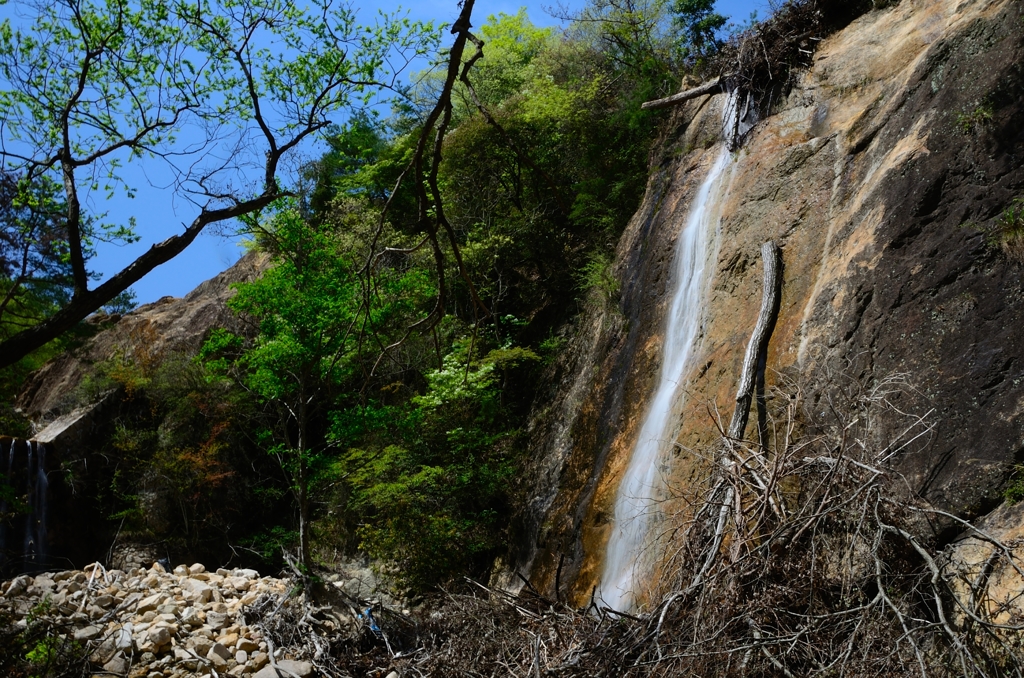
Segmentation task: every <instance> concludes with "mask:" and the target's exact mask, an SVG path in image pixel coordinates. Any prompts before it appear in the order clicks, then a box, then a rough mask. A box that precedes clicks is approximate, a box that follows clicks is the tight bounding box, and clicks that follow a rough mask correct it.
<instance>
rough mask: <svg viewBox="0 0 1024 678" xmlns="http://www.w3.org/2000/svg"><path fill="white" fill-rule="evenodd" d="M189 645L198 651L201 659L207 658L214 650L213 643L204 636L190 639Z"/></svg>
mask: <svg viewBox="0 0 1024 678" xmlns="http://www.w3.org/2000/svg"><path fill="white" fill-rule="evenodd" d="M189 643H191V644H192V649H194V650H195V651H196V654H197V655H199V656H200V657H205V656H206V655H207V654H209V653H210V650H212V649H213V641H211V640H210V639H209V638H203V637H202V636H199V637H196V636H192V638H190V639H189Z"/></svg>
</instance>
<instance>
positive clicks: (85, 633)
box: [75, 626, 103, 642]
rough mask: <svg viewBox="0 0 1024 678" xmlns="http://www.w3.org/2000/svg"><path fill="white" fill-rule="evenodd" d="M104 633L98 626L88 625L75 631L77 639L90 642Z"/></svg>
mask: <svg viewBox="0 0 1024 678" xmlns="http://www.w3.org/2000/svg"><path fill="white" fill-rule="evenodd" d="M102 633H103V629H101V628H100V627H98V626H86V627H84V628H81V629H78V630H77V631H75V640H78V641H83V642H88V641H90V640H93V639H95V638H99V637H100V635H101V634H102Z"/></svg>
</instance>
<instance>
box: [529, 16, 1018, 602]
mask: <svg viewBox="0 0 1024 678" xmlns="http://www.w3.org/2000/svg"><path fill="white" fill-rule="evenodd" d="M1022 11H1024V10H1022V8H1021V6H1020V4H1019V3H1016V2H1011V1H1009V0H968V1H966V2H964V1H962V0H904V1H903V2H900V3H899V4H897V5H896V6H895V7H890V8H887V9H883V10H876V11H872V12H870V13H868V14H866V15H864V16H862V17H861V18H859V19H857V20H856V21H854V22H853V23H852V24H851V25H849V26H848V27H847V28H845V29H844V30H842V31H840V32H839V33H837V34H835V35H833V36H832V37H830V38H828V39H826V40H825V41H823V42H822V43H821V45H820V46H819V48H818V49H817V51H816V53H815V56H814V65H813V66H812V67H811V68H810V69H809V70H808V71H807V72H806V73H803V74H802V75H801V76H800V77H799V79H798V81H797V83H796V86H795V87H794V88H793V90H792V91H791V92H790V93H789V95H788V97H787V99H786V100H785V101H783V102H781V103H780V104H779V105H778V106H777V107H775V109H774V110H773V113H772V115H770V116H767V117H766V118H765V119H764V120H763V121H762V122H761V123H759V124H758V125H757V126H756V127H755V128H754V129H753V130H752V131H751V132H750V134H749V136H748V138H747V141H746V143H745V145H744V146H743V147H742V148H741V149H740V150H739V151H738V152H737V153H736V154H735V157H734V166H733V168H732V178H731V184H730V186H729V190H728V197H727V198H726V201H725V203H724V204H723V205H722V214H723V216H722V222H721V228H720V232H719V233H718V234H717V244H716V246H715V247H714V248H712V249H713V251H711V252H709V256H710V258H711V259H710V261H709V264H708V267H709V270H712V271H713V273H712V274H711V276H710V280H709V282H708V289H707V292H706V305H705V308H704V321H703V328H702V332H701V336H700V337H699V339H698V346H697V348H696V351H695V357H694V358H693V359H692V361H691V367H690V373H689V375H688V378H687V380H686V383H687V385H686V392H687V397H686V401H685V405H684V407H683V412H681V416H680V422H681V423H680V429H679V433H678V437H677V440H678V442H679V445H678V446H677V447H676V451H675V453H674V455H673V459H671V460H670V463H667V464H666V467H665V473H666V474H667V478H668V479H669V480H670V482H682V483H685V482H687V479H688V478H690V477H692V476H693V475H694V474H699V473H700V472H701V468H702V464H703V462H702V460H701V458H700V454H699V452H700V450H702V449H707V447H708V446H709V445H711V444H713V443H714V441H716V440H717V439H718V437H719V431H718V428H717V427H716V425H715V422H714V412H715V411H716V408H717V410H718V411H719V412H723V413H728V412H730V411H731V406H730V401H731V398H732V393H733V392H734V390H735V384H736V380H737V378H738V375H739V369H740V363H741V361H742V359H743V350H742V348H743V346H744V345H745V343H746V340H747V337H748V336H749V333H750V330H751V328H752V327H753V325H754V322H755V319H756V317H757V313H758V308H759V304H758V297H759V295H760V282H759V278H760V275H761V271H760V268H759V266H758V265H757V264H758V251H759V248H760V246H761V244H762V243H763V242H764V241H766V240H775V241H776V242H777V243H778V244H779V245H780V247H781V248H782V257H783V280H784V282H783V288H782V301H781V307H780V313H779V319H778V323H777V326H776V328H775V331H774V334H773V336H772V339H771V343H770V346H769V355H768V360H767V366H768V375H767V376H768V382H769V383H768V386H769V388H770V387H771V385H772V383H773V382H774V381H776V380H777V376H776V375H778V374H785V375H787V376H789V377H795V378H799V379H800V380H802V382H803V384H804V385H805V386H806V387H807V388H808V389H812V390H813V389H814V388H815V386H814V383H815V379H816V378H817V377H818V376H820V375H822V374H824V373H826V372H827V371H828V370H831V369H834V368H835V367H836V366H837V365H838V366H840V368H841V369H843V370H844V371H846V372H847V373H849V374H850V376H851V377H853V378H855V379H857V380H859V381H860V382H861V383H867V384H870V383H871V381H872V379H877V378H881V377H883V376H885V375H888V374H893V373H904V374H907V375H908V379H909V381H910V383H912V384H913V385H914V386H915V388H916V395H915V397H914V400H915V402H913V403H911V402H906V403H901V404H900V405H901V407H902V406H906V407H912V408H914V409H915V411H919V412H920V414H922V415H924V414H926V413H928V415H929V417H930V419H931V421H932V424H933V425H934V428H933V432H932V435H931V436H930V437H927V438H922V439H920V440H918V441H917V442H916V443H915V445H913V446H911V447H909V448H907V449H905V450H903V451H902V452H901V453H900V454H899V455H898V456H897V457H895V458H894V459H893V461H894V463H895V466H896V469H897V470H898V471H899V472H901V473H902V474H903V475H904V476H905V477H906V479H907V481H908V483H909V484H910V485H911V487H912V488H913V490H914V491H915V492H916V493H918V494H919V495H920V496H922V497H924V498H925V499H926V500H927V501H929V502H931V503H932V504H933V505H935V506H937V507H939V508H941V509H944V510H948V511H950V512H953V513H955V514H956V515H958V516H961V517H965V518H974V517H977V516H979V515H982V514H984V513H986V512H987V511H990V510H991V509H992V508H993V507H994V506H995V505H996V504H997V503H998V502H999V499H1000V493H1001V491H1002V488H1003V487H1004V485H1005V483H1006V479H1007V477H1008V474H1009V473H1010V471H1011V469H1012V466H1013V464H1014V463H1015V462H1019V461H1021V458H1022V455H1024V417H1022V414H1024V390H1022V384H1024V364H1022V363H1021V359H1020V356H1021V355H1024V337H1022V336H1021V335H1020V332H1019V331H1017V328H1018V327H1020V325H1021V323H1022V321H1024V291H1022V289H1021V279H1020V272H1021V264H1020V263H1017V262H1015V261H1013V260H1011V259H1008V258H1007V257H1006V256H1005V255H1004V254H1003V253H1002V252H1001V251H1000V249H999V247H998V246H997V245H994V244H993V243H992V240H993V237H992V232H993V231H992V228H993V224H994V222H995V220H996V219H997V218H998V216H999V215H1000V213H1001V212H1002V211H1003V210H1004V209H1005V208H1006V207H1007V206H1008V205H1009V204H1010V203H1011V201H1012V200H1013V199H1014V198H1016V197H1018V196H1020V195H1021V194H1022V193H1024V167H1022V164H1021V162H1020V157H1021V153H1022V152H1024V103H1022V100H1021V98H1020V92H1021V91H1024V67H1022V64H1024V20H1022V19H1024V15H1022ZM722 99H724V97H723V96H717V97H716V96H708V97H703V98H700V99H697V100H694V101H691V102H689V103H688V104H686V105H685V106H684V107H682V109H681V110H679V111H678V112H676V113H675V114H674V115H675V118H674V119H673V123H672V125H673V128H674V131H673V133H672V135H671V136H672V139H673V140H672V141H671V142H670V144H669V146H668V147H667V148H665V149H663V150H664V152H663V154H662V157H664V158H666V160H665V161H664V162H663V163H662V164H660V165H659V166H658V167H656V168H655V171H654V174H653V176H652V179H651V182H650V184H649V188H648V192H647V196H646V198H645V201H644V204H643V205H642V206H641V208H640V210H639V211H638V213H637V215H636V217H635V218H634V220H633V221H632V223H631V224H630V226H629V227H628V229H627V231H626V233H625V234H624V236H623V238H622V241H621V242H620V245H619V254H618V263H617V266H618V272H619V275H620V278H621V280H622V295H621V303H620V307H619V318H620V319H619V320H616V321H613V322H605V323H603V324H602V325H601V327H600V330H599V331H594V332H591V336H590V338H589V339H588V341H587V350H586V351H585V355H587V358H586V359H585V360H584V362H583V364H590V365H592V366H593V367H590V368H588V369H587V370H581V371H578V372H577V373H576V374H569V375H567V378H566V380H565V383H564V384H563V386H562V388H563V393H575V394H577V395H575V396H574V399H575V400H576V401H578V402H579V403H580V406H579V408H578V411H576V412H575V413H574V414H573V421H572V423H571V427H570V430H569V431H568V432H567V433H565V434H564V435H562V436H561V439H560V442H559V443H558V444H557V445H552V446H551V447H549V448H548V454H545V458H546V462H545V463H546V465H547V471H546V474H547V475H546V477H547V480H546V482H547V484H548V485H551V486H556V487H558V488H559V490H558V492H557V493H556V494H555V496H554V497H553V498H552V499H550V500H548V501H547V502H537V504H538V505H541V504H542V503H546V504H547V505H548V506H549V508H548V510H547V511H546V512H545V513H543V514H542V515H540V516H537V517H536V518H534V524H536V525H538V528H537V532H536V533H533V534H532V535H530V536H531V544H530V545H531V547H533V548H534V549H535V555H534V556H526V557H524V558H523V561H524V562H527V563H531V565H532V570H533V581H534V584H535V585H539V586H541V587H542V588H543V589H544V590H547V591H550V590H551V588H552V586H553V584H554V579H555V576H556V572H557V571H559V570H561V574H560V576H561V581H562V582H563V583H569V584H571V587H572V590H573V591H574V595H575V596H576V599H577V600H578V601H580V602H586V601H585V599H586V597H587V596H588V595H589V594H590V592H591V587H592V586H593V584H594V583H595V579H596V572H597V571H598V566H599V563H600V558H601V555H602V552H603V545H604V543H605V541H606V539H607V535H608V531H609V527H610V526H609V516H610V514H611V511H610V509H611V504H612V502H613V500H614V497H615V493H616V490H617V487H618V481H619V479H620V477H621V474H622V472H623V469H624V468H625V465H626V462H627V460H628V457H629V454H630V451H631V449H632V447H633V443H634V438H635V435H636V428H637V426H638V424H639V421H640V419H641V418H642V415H643V412H644V408H645V403H646V400H647V398H648V397H649V396H650V394H651V392H652V390H653V388H654V384H655V380H656V378H657V373H658V369H659V362H660V359H661V358H660V356H661V342H662V339H663V338H662V335H661V333H662V326H663V322H664V320H663V319H664V314H665V310H666V309H665V306H666V303H667V295H666V289H667V285H668V283H669V280H668V276H669V270H670V264H671V255H672V252H673V244H674V241H675V238H676V236H677V234H678V230H679V228H681V226H682V225H683V223H685V219H686V215H687V213H688V211H689V208H690V202H691V200H692V198H693V193H694V189H695V187H696V186H697V185H698V184H699V183H700V180H701V178H702V177H703V175H704V173H705V171H706V168H707V166H708V165H709V164H710V161H711V158H712V157H713V153H714V151H710V150H708V149H711V148H712V147H714V145H715V143H716V141H717V140H718V137H719V132H718V128H719V125H718V120H719V119H720V117H719V109H720V107H721V105H722ZM590 327H592V325H591V326H590ZM581 391H583V392H584V393H585V395H583V396H582V397H581V396H580V395H579V394H580V392H581ZM808 395H809V399H810V401H811V402H813V400H814V395H813V394H808ZM552 428H555V429H557V428H558V427H552ZM883 428H884V426H883ZM558 440H559V439H558V438H556V442H557V441H558ZM552 477H554V478H556V479H557V480H556V481H554V482H553V481H552V480H551V478H552ZM941 528H942V526H939V529H940V530H941ZM956 532H957V530H956V529H952V531H951V533H950V534H949V535H948V536H952V535H953V534H955V533H956ZM948 536H947V535H946V534H945V533H943V534H940V535H939V538H940V539H945V538H948Z"/></svg>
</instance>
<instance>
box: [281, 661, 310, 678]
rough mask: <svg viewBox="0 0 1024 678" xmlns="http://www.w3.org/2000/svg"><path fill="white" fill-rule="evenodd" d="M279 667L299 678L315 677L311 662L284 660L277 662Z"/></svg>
mask: <svg viewBox="0 0 1024 678" xmlns="http://www.w3.org/2000/svg"><path fill="white" fill-rule="evenodd" d="M277 665H278V666H280V667H281V668H282V669H284V670H285V671H291V672H292V673H294V674H295V675H297V676H298V677H299V678H309V676H311V675H313V665H312V664H310V663H309V662H300V661H296V660H294V659H282V660H281V661H279V662H277Z"/></svg>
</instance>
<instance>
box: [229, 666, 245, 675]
mask: <svg viewBox="0 0 1024 678" xmlns="http://www.w3.org/2000/svg"><path fill="white" fill-rule="evenodd" d="M248 669H249V667H248V666H246V665H245V664H239V665H238V666H236V667H235V668H233V669H229V670H228V675H229V676H241V675H242V674H244V673H245V672H246V671H247V670H248Z"/></svg>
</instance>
